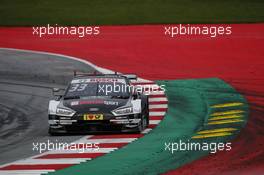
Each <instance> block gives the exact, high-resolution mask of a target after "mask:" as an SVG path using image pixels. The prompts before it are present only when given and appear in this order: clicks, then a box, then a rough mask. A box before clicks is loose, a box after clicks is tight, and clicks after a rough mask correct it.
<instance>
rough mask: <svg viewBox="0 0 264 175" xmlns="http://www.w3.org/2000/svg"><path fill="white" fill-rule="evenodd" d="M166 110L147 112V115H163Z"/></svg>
mask: <svg viewBox="0 0 264 175" xmlns="http://www.w3.org/2000/svg"><path fill="white" fill-rule="evenodd" d="M165 113H166V112H149V116H164V115H165Z"/></svg>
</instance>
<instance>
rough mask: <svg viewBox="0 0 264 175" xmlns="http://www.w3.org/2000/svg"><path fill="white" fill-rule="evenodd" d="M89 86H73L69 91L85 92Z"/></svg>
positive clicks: (77, 84)
mask: <svg viewBox="0 0 264 175" xmlns="http://www.w3.org/2000/svg"><path fill="white" fill-rule="evenodd" d="M86 86H87V84H79V83H76V84H73V85H72V86H71V88H70V89H69V92H74V91H84V90H85V88H86Z"/></svg>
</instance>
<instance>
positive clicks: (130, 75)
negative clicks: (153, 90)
mask: <svg viewBox="0 0 264 175" xmlns="http://www.w3.org/2000/svg"><path fill="white" fill-rule="evenodd" d="M122 76H124V77H127V78H128V79H130V80H137V75H136V74H123V75H122Z"/></svg>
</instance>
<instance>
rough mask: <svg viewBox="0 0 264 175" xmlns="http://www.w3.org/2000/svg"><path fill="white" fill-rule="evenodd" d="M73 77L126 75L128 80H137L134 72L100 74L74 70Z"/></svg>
mask: <svg viewBox="0 0 264 175" xmlns="http://www.w3.org/2000/svg"><path fill="white" fill-rule="evenodd" d="M73 73H74V77H83V76H93V77H94V76H120V77H126V78H128V79H129V80H137V75H136V74H121V73H118V72H115V73H113V74H102V73H100V72H97V71H94V72H93V73H83V72H77V71H74V72H73Z"/></svg>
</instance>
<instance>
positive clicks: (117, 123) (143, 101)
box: [48, 74, 149, 135]
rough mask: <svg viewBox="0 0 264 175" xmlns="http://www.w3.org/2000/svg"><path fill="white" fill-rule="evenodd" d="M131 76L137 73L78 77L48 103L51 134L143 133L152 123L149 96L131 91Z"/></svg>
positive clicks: (56, 90)
mask: <svg viewBox="0 0 264 175" xmlns="http://www.w3.org/2000/svg"><path fill="white" fill-rule="evenodd" d="M132 79H136V75H122V74H99V75H98V74H97V75H89V74H79V75H77V76H75V77H74V78H73V79H72V81H71V82H70V83H69V85H68V87H67V88H66V90H65V92H64V93H63V94H62V95H59V96H56V97H57V98H56V99H55V100H50V102H49V109H48V121H49V133H50V134H51V135H56V134H61V133H68V132H77V133H80V132H100V131H104V132H105V131H123V132H141V131H142V130H144V129H145V128H146V127H147V126H148V124H149V105H148V96H147V95H144V93H140V92H137V91H135V90H131V86H132V85H131V80H132ZM53 91H54V93H56V92H59V91H60V89H56V88H54V89H53Z"/></svg>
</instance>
